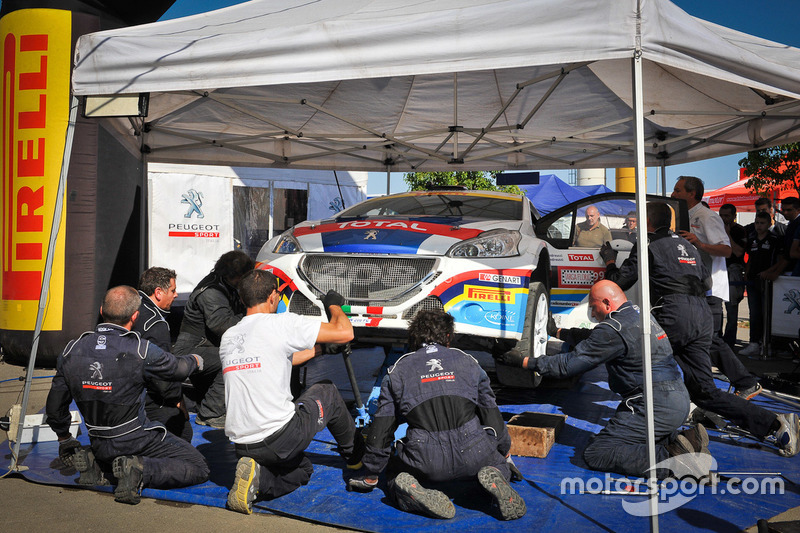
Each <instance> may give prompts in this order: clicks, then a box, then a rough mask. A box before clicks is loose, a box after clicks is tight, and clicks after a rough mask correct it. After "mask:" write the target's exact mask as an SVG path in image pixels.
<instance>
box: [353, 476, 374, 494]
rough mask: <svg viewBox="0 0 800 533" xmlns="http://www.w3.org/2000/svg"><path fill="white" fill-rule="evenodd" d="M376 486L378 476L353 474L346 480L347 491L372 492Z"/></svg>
mask: <svg viewBox="0 0 800 533" xmlns="http://www.w3.org/2000/svg"><path fill="white" fill-rule="evenodd" d="M377 486H378V478H377V477H375V478H372V479H370V478H368V477H363V476H353V477H351V478H350V479H348V480H347V492H372V489H374V488H375V487H377Z"/></svg>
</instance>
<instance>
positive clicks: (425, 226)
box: [294, 220, 482, 239]
mask: <svg viewBox="0 0 800 533" xmlns="http://www.w3.org/2000/svg"><path fill="white" fill-rule="evenodd" d="M371 229H386V230H402V231H408V232H412V233H421V234H423V235H441V236H444V237H450V238H452V239H471V238H472V237H476V236H477V235H479V234H480V233H481V232H482V230H480V229H476V228H462V227H458V226H451V225H448V224H436V223H432V222H418V221H414V220H352V221H349V222H332V223H328V224H315V225H309V226H300V227H297V228H295V229H294V236H295V237H302V236H303V235H311V234H315V233H323V234H324V233H330V232H333V231H344V230H371Z"/></svg>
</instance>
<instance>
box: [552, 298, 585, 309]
mask: <svg viewBox="0 0 800 533" xmlns="http://www.w3.org/2000/svg"><path fill="white" fill-rule="evenodd" d="M580 304H581V302H580V301H578V300H557V299H553V298H551V299H550V307H578V306H579V305H580Z"/></svg>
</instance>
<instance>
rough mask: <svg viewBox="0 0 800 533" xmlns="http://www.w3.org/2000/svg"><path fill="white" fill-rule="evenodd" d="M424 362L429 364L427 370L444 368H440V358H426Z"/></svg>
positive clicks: (432, 370)
mask: <svg viewBox="0 0 800 533" xmlns="http://www.w3.org/2000/svg"><path fill="white" fill-rule="evenodd" d="M425 364H426V365H429V366H430V368H429V369H428V372H434V371H436V370H444V368H442V360H441V359H428V362H427V363H425Z"/></svg>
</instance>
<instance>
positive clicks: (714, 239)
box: [672, 176, 762, 398]
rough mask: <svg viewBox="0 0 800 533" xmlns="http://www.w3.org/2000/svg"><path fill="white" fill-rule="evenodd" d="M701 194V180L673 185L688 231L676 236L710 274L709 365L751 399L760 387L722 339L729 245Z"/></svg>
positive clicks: (680, 180)
mask: <svg viewBox="0 0 800 533" xmlns="http://www.w3.org/2000/svg"><path fill="white" fill-rule="evenodd" d="M703 192H704V186H703V181H702V180H701V179H699V178H696V177H694V176H681V177H679V178H678V181H677V182H676V183H675V187H674V189H673V191H672V197H673V198H679V199H682V200H685V201H686V205H687V206H688V207H689V223H690V225H691V227H690V229H691V230H692V231H691V232H689V231H681V232H680V235H681V237H683V238H684V239H686V240H687V241H689V242H690V243H691V244H692V245H693V246H694V247H695V248H697V250H698V252H700V257H701V258H702V259H703V264H704V265H705V267H706V268H707V269H708V271H709V272H710V273H711V291H710V293H706V301H707V302H708V306H709V307H710V308H711V316H712V318H713V329H712V331H711V347H710V348H709V350H708V355H709V357H711V362H712V363H713V364H714V365H715V366H716V367H717V368H719V369H720V370H721V371H722V373H723V374H725V375H726V376H728V379H729V380H730V382H731V384H732V385H733V386H734V387H735V388H736V392H737V394H739V395H741V396H744V397H745V398H753V397H755V396H756V395H757V394H759V393H760V392H761V390H762V389H761V385H760V384H759V383H758V380H757V379H756V377H755V376H754V375H753V374H751V373H750V372H749V371H748V370H747V368H745V366H744V365H743V364H742V362H741V361H739V359H738V358H737V357H736V355H735V354H734V353H733V350H731V347H730V346H728V345H727V344H726V343H725V341H724V340H723V339H722V304H723V302H727V301H728V300H729V297H730V292H729V290H728V268H727V266H726V263H725V259H726V258H727V257H730V255H731V245H730V240H729V239H728V234H727V233H726V232H725V224H724V223H723V221H722V219H721V218H720V216H719V215H717V214H716V213H715V212H713V211H712V210H711V209H709V208H708V207H706V206H704V205H702V204H701V203H700V200H701V199H702V198H703Z"/></svg>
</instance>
